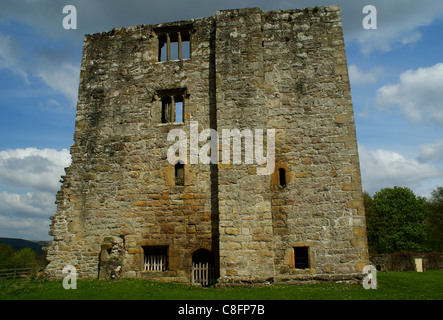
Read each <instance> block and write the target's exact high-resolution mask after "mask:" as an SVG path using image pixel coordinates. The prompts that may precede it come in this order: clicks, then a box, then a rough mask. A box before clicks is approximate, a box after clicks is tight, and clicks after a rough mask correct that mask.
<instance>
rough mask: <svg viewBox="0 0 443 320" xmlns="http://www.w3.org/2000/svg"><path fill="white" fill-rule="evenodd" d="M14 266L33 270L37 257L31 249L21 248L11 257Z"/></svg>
mask: <svg viewBox="0 0 443 320" xmlns="http://www.w3.org/2000/svg"><path fill="white" fill-rule="evenodd" d="M12 261H13V262H14V265H15V266H17V267H22V268H34V267H36V266H37V255H36V254H35V251H34V250H32V249H31V248H23V249H20V250H19V251H17V252H16V253H15V254H14V256H13V257H12Z"/></svg>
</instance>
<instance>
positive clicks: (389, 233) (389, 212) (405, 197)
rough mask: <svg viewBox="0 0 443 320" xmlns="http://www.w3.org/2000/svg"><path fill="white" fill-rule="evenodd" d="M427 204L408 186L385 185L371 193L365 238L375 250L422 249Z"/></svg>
mask: <svg viewBox="0 0 443 320" xmlns="http://www.w3.org/2000/svg"><path fill="white" fill-rule="evenodd" d="M427 210H428V205H427V202H426V199H425V198H423V197H417V196H416V195H415V194H414V193H413V192H412V191H411V190H410V189H409V188H406V187H394V188H385V189H381V190H380V191H378V192H376V193H375V194H374V197H373V199H372V205H371V206H370V212H369V217H368V218H367V225H368V234H369V233H371V235H370V236H369V237H368V240H369V239H371V245H372V247H373V248H374V249H375V251H377V252H378V253H392V252H399V251H423V250H425V243H426V238H427V226H426V224H424V221H425V218H426V216H427Z"/></svg>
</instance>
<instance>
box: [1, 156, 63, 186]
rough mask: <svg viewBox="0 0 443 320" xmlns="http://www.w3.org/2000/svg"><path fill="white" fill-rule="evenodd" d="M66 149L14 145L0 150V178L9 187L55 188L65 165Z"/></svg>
mask: <svg viewBox="0 0 443 320" xmlns="http://www.w3.org/2000/svg"><path fill="white" fill-rule="evenodd" d="M70 161H71V156H70V153H69V151H68V150H66V149H63V150H61V151H57V150H54V149H36V148H26V149H14V150H4V151H0V182H1V183H2V184H6V185H9V186H12V187H19V188H23V189H31V190H34V191H41V192H52V193H54V192H56V191H57V190H58V188H59V187H60V184H59V180H60V176H61V175H62V174H63V173H64V168H65V167H67V166H69V164H70Z"/></svg>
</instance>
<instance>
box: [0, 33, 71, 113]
mask: <svg viewBox="0 0 443 320" xmlns="http://www.w3.org/2000/svg"><path fill="white" fill-rule="evenodd" d="M0 43H1V44H2V45H1V46H0V69H7V70H10V71H11V72H12V73H14V74H18V75H20V76H21V77H23V79H24V80H25V82H26V83H27V84H29V83H30V79H31V78H32V77H35V78H39V79H41V80H42V81H43V82H44V83H45V84H46V85H47V86H48V87H50V88H51V89H53V90H54V91H56V92H58V93H61V94H63V95H64V96H65V97H66V98H67V99H68V100H69V102H70V105H71V106H74V105H75V104H76V102H77V90H78V81H79V77H80V65H79V63H78V62H75V61H74V60H73V58H72V57H71V55H70V54H68V55H63V52H65V51H66V50H62V52H58V51H57V50H55V49H51V48H44V49H42V48H38V49H33V51H34V52H33V53H34V54H32V55H31V54H29V52H28V54H27V55H24V54H23V51H25V50H24V49H23V44H21V43H20V42H19V41H17V40H15V39H12V37H11V36H10V35H6V34H3V33H1V32H0Z"/></svg>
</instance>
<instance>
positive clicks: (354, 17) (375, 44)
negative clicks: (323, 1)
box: [338, 0, 443, 54]
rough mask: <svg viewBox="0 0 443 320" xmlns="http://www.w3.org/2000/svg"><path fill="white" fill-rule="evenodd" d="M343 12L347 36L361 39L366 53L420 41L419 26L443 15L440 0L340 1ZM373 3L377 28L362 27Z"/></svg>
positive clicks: (360, 43) (352, 38)
mask: <svg viewBox="0 0 443 320" xmlns="http://www.w3.org/2000/svg"><path fill="white" fill-rule="evenodd" d="M338 3H339V4H340V5H341V7H342V12H343V18H342V20H343V28H344V34H345V37H346V38H347V39H348V40H350V41H354V42H356V43H358V44H359V45H360V48H361V51H362V52H363V53H364V54H370V53H371V52H373V51H379V52H386V51H390V50H392V48H394V47H396V46H401V45H408V44H412V43H417V42H418V41H420V39H421V37H422V35H421V32H420V31H419V29H420V27H423V26H427V25H429V24H431V23H432V22H433V21H434V20H436V19H437V18H439V17H441V16H442V15H443V6H442V5H441V1H440V0H423V1H420V5H418V4H417V2H416V1H414V0H390V1H385V0H373V1H371V2H370V3H368V2H367V1H359V0H358V1H339V2H338ZM367 4H371V5H374V6H375V7H376V9H377V29H376V30H365V29H363V28H362V19H363V17H365V16H366V14H363V13H362V9H363V7H364V6H365V5H367Z"/></svg>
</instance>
